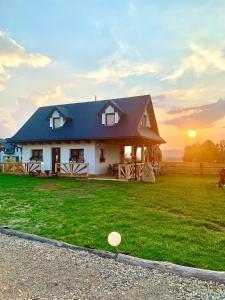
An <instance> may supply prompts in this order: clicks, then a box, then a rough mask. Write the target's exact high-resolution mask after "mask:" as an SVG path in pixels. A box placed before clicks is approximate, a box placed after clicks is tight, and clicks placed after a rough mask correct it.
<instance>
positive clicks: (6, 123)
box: [0, 109, 16, 138]
mask: <svg viewBox="0 0 225 300" xmlns="http://www.w3.org/2000/svg"><path fill="white" fill-rule="evenodd" d="M0 124H1V135H0V138H4V137H7V136H10V135H11V134H12V133H13V131H14V129H15V127H16V122H15V119H14V118H13V117H12V115H11V113H10V111H8V110H7V109H0Z"/></svg>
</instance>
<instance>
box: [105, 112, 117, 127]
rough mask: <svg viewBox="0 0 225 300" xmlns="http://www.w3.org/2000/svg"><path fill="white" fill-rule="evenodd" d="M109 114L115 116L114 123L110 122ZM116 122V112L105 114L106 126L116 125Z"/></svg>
mask: <svg viewBox="0 0 225 300" xmlns="http://www.w3.org/2000/svg"><path fill="white" fill-rule="evenodd" d="M108 116H114V123H113V124H108V118H107V117H108ZM115 124H116V113H115V112H113V113H106V114H105V125H106V126H114V125H115Z"/></svg>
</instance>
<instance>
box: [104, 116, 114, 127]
mask: <svg viewBox="0 0 225 300" xmlns="http://www.w3.org/2000/svg"><path fill="white" fill-rule="evenodd" d="M113 125H115V113H110V114H106V126H113Z"/></svg>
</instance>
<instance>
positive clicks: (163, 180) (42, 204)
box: [0, 174, 225, 270]
mask: <svg viewBox="0 0 225 300" xmlns="http://www.w3.org/2000/svg"><path fill="white" fill-rule="evenodd" d="M216 181H217V178H215V177H211V178H209V177H208V178H205V177H204V178H199V177H159V178H157V183H156V184H147V183H140V182H115V181H114V182H113V181H96V180H75V179H40V178H33V177H25V176H24V177H22V176H13V175H2V174H0V226H3V225H7V226H10V228H12V229H16V230H21V231H25V232H29V233H34V234H37V235H40V236H45V237H49V238H53V239H57V240H62V241H65V242H68V243H72V244H76V245H81V246H86V247H93V248H97V249H105V250H110V251H113V249H112V248H111V247H110V246H108V245H107V235H108V233H109V232H111V231H118V232H120V233H121V234H122V238H123V241H122V244H121V247H120V251H121V252H127V253H129V254H130V255H132V256H138V257H142V258H147V259H152V260H163V261H170V262H174V263H178V264H182V265H187V266H194V267H200V268H207V269H214V270H225V192H224V191H223V190H217V189H216Z"/></svg>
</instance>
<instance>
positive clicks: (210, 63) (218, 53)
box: [162, 44, 225, 80]
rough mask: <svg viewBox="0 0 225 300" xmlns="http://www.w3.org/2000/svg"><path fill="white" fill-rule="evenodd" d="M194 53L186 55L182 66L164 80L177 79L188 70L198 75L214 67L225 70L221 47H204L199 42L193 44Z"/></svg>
mask: <svg viewBox="0 0 225 300" xmlns="http://www.w3.org/2000/svg"><path fill="white" fill-rule="evenodd" d="M190 49H191V51H192V54H191V55H189V56H187V57H185V58H184V59H183V60H182V62H181V64H180V66H178V68H177V69H176V70H175V71H174V72H173V73H172V74H170V75H168V76H166V77H164V78H163V79H162V80H176V79H177V78H179V77H181V76H182V75H183V74H184V73H186V72H188V71H192V72H194V73H195V74H196V75H197V76H199V75H201V74H203V73H205V72H206V71H208V69H210V68H212V69H214V70H217V71H225V56H224V53H223V51H222V50H221V49H216V48H204V47H201V46H199V45H197V44H191V45H190Z"/></svg>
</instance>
